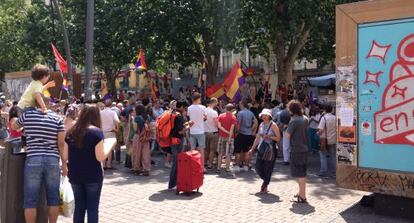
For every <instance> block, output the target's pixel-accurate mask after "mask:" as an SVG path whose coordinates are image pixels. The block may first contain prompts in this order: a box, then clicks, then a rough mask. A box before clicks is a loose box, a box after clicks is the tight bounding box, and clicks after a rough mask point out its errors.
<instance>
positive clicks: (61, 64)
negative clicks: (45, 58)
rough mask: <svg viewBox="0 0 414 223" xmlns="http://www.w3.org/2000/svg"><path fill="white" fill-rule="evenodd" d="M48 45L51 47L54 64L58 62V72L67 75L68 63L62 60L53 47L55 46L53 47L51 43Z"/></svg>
mask: <svg viewBox="0 0 414 223" xmlns="http://www.w3.org/2000/svg"><path fill="white" fill-rule="evenodd" d="M50 45H52V50H53V54H54V55H55V60H56V62H58V64H59V69H60V71H62V73H67V72H68V63H67V62H66V60H65V59H63V57H62V55H60V53H59V51H58V50H57V48H56V47H55V45H53V43H51V44H50Z"/></svg>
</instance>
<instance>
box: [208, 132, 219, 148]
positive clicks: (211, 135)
mask: <svg viewBox="0 0 414 223" xmlns="http://www.w3.org/2000/svg"><path fill="white" fill-rule="evenodd" d="M217 142H218V133H216V132H206V149H207V150H209V151H216V150H217Z"/></svg>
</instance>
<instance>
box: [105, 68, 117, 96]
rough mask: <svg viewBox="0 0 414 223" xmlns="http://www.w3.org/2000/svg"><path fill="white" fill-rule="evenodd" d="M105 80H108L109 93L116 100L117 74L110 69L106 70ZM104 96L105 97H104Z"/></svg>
mask: <svg viewBox="0 0 414 223" xmlns="http://www.w3.org/2000/svg"><path fill="white" fill-rule="evenodd" d="M104 72H105V78H106V85H107V86H106V87H107V88H108V92H109V93H110V94H111V95H112V98H116V84H115V81H116V76H117V72H114V71H113V70H112V69H110V68H104ZM102 96H104V95H102Z"/></svg>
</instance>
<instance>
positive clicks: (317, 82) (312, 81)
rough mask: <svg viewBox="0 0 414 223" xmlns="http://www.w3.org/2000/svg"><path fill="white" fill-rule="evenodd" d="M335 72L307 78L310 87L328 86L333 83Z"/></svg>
mask: <svg viewBox="0 0 414 223" xmlns="http://www.w3.org/2000/svg"><path fill="white" fill-rule="evenodd" d="M335 81H336V74H328V75H324V76H320V77H312V78H308V83H309V85H310V86H311V87H330V86H333V85H335Z"/></svg>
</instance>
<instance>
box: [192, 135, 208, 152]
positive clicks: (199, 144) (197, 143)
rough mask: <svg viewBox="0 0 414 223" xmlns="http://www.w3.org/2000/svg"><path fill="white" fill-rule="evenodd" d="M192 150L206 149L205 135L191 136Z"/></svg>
mask: <svg viewBox="0 0 414 223" xmlns="http://www.w3.org/2000/svg"><path fill="white" fill-rule="evenodd" d="M190 144H191V148H193V149H194V148H197V149H204V148H206V135H205V134H190Z"/></svg>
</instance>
